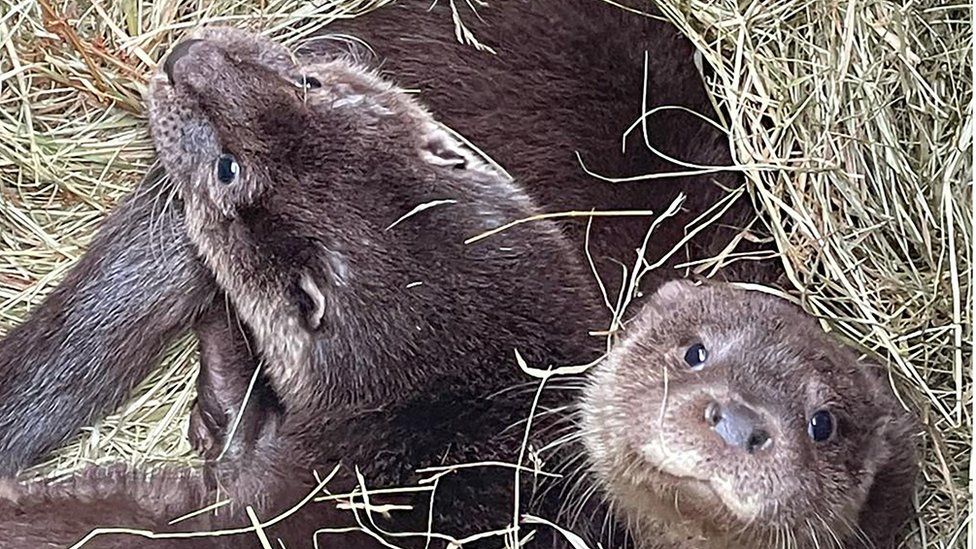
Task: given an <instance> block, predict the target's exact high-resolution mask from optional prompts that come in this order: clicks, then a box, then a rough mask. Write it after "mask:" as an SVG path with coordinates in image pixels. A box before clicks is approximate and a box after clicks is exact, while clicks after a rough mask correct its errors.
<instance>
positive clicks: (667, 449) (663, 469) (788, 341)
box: [583, 281, 912, 547]
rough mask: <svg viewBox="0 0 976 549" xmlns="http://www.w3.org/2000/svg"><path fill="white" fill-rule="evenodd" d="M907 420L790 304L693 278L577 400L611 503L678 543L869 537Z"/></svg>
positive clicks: (872, 377)
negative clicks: (876, 495) (868, 517)
mask: <svg viewBox="0 0 976 549" xmlns="http://www.w3.org/2000/svg"><path fill="white" fill-rule="evenodd" d="M909 425H910V423H909V422H908V421H907V419H906V418H905V414H904V413H903V412H902V411H901V409H900V408H899V405H898V404H897V403H896V402H895V400H894V398H893V396H892V395H891V394H890V390H889V389H888V387H887V384H886V382H885V381H883V380H882V379H881V378H880V375H879V372H874V371H869V369H868V368H867V367H865V366H864V365H861V364H859V363H858V361H857V357H856V356H855V354H854V353H853V352H852V351H850V350H849V349H846V348H844V347H842V346H841V345H839V344H838V343H836V342H833V341H832V340H830V339H829V338H828V337H827V336H826V335H825V334H824V333H823V331H822V330H821V329H820V327H819V326H818V325H817V324H816V323H815V321H814V320H813V319H812V318H810V317H807V316H806V315H804V314H802V313H801V312H800V311H799V310H797V309H796V308H794V307H793V306H792V305H789V304H788V303H786V302H785V301H782V300H779V299H776V298H773V297H770V296H766V295H761V294H758V293H755V292H746V291H743V290H737V289H733V288H732V287H729V286H722V285H708V286H703V287H695V286H693V285H692V284H690V283H688V282H684V281H678V282H671V283H669V284H666V285H665V286H663V287H662V288H661V289H660V290H659V291H658V292H657V293H656V294H655V295H654V296H652V297H651V298H650V300H649V303H648V304H647V305H646V308H645V309H644V310H643V311H642V312H641V314H640V315H639V316H638V318H637V320H635V322H634V325H633V326H631V327H629V328H628V333H627V334H626V337H625V338H624V341H622V342H621V344H620V346H619V347H618V348H617V349H615V350H614V351H613V352H612V353H611V355H610V356H609V357H608V359H607V360H606V361H605V362H604V363H602V364H601V365H599V366H598V367H597V368H596V371H595V373H594V374H593V375H592V377H591V379H590V381H589V383H588V387H587V389H586V391H585V396H584V402H583V439H584V444H585V446H586V450H587V453H588V455H589V457H590V460H591V466H592V470H593V472H594V473H595V474H596V477H597V479H598V482H600V483H601V484H602V486H603V488H604V491H605V492H606V494H607V496H608V499H610V500H611V501H612V502H613V503H614V504H615V505H616V506H617V507H618V508H620V509H621V510H623V512H624V513H625V514H626V516H627V518H628V519H630V523H631V524H635V525H637V526H636V528H637V531H638V532H637V537H638V538H640V537H641V536H642V535H646V536H660V535H662V534H663V535H665V537H668V536H673V537H674V538H676V540H675V541H676V542H677V543H678V544H679V545H676V546H681V547H684V546H685V545H681V543H685V544H688V545H687V546H688V547H726V546H728V545H732V546H738V544H741V543H742V540H750V541H751V542H753V543H755V542H760V541H764V542H768V543H765V544H761V546H767V545H768V546H772V545H774V544H775V543H776V541H775V540H779V539H784V538H783V537H784V536H789V538H787V539H792V540H794V541H795V542H796V543H797V544H800V545H795V546H798V547H808V546H809V547H814V546H817V547H819V546H821V545H820V544H823V546H826V547H830V546H833V540H834V539H854V538H857V537H863V536H864V534H863V533H862V532H861V530H860V526H859V522H860V519H861V515H862V513H861V511H862V508H863V507H864V506H865V503H866V501H867V499H868V497H869V493H870V491H871V489H872V485H873V483H874V480H875V477H876V475H877V474H878V473H879V471H881V470H882V469H884V468H885V467H886V466H887V463H888V461H889V460H890V459H891V458H892V455H893V453H894V450H893V448H892V441H894V444H900V445H903V446H904V448H899V449H898V450H897V453H899V454H901V455H906V453H910V451H909V450H907V448H908V447H909V446H910V445H911V441H910V440H907V438H906V436H907V435H906V434H907V431H908V429H909V427H908V426H909ZM911 480H912V479H910V478H909V479H907V482H908V484H910V483H911ZM905 497H906V499H907V494H906V496H905ZM904 503H906V504H907V503H908V502H907V501H906V502H904ZM899 508H900V507H899ZM902 518H903V517H902ZM897 526H899V525H898V524H894V525H893V527H895V528H897ZM691 540H695V541H694V542H692V541H691Z"/></svg>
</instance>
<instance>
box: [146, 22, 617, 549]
mask: <svg viewBox="0 0 976 549" xmlns="http://www.w3.org/2000/svg"><path fill="white" fill-rule="evenodd" d="M199 36H200V37H201V40H202V41H201V42H198V43H196V44H194V45H192V46H190V47H189V48H188V49H186V50H184V52H183V54H182V56H181V57H179V58H178V59H176V60H175V61H171V62H170V64H169V66H170V70H169V71H168V72H167V73H165V74H164V73H160V74H158V75H157V76H156V77H154V79H153V81H152V84H151V88H150V89H151V93H150V120H151V126H152V129H153V134H154V137H155V139H156V143H157V149H158V151H159V153H160V157H161V159H162V160H163V162H164V164H165V165H166V168H167V171H168V172H169V173H170V174H171V175H172V176H173V177H174V179H175V180H177V181H179V182H181V187H180V189H181V192H182V194H183V196H184V199H185V203H186V214H187V217H186V219H187V224H186V225H187V230H188V232H189V234H190V237H191V239H192V240H193V242H194V244H195V245H196V246H197V247H198V248H199V249H200V251H201V254H202V256H203V259H204V261H205V262H206V263H207V265H208V266H209V267H210V268H211V269H212V270H213V272H214V273H215V275H216V279H217V281H218V283H219V284H220V286H221V287H222V288H223V290H224V291H225V292H226V294H227V296H228V297H229V300H230V302H231V303H232V304H233V305H234V308H235V309H236V310H237V311H238V314H239V315H240V318H241V320H242V321H243V323H244V325H246V327H247V329H248V330H249V332H250V333H251V334H252V335H253V338H252V340H253V342H254V343H255V353H256V354H258V355H259V356H260V358H261V362H262V365H263V372H264V373H265V374H266V375H267V377H268V379H269V381H270V385H271V386H272V387H273V389H274V392H275V394H276V395H277V397H278V399H279V400H280V401H281V404H282V407H283V410H284V411H283V413H282V414H281V419H280V425H278V426H276V428H275V432H274V435H273V436H268V437H266V438H263V439H261V440H259V441H258V442H257V446H256V447H255V449H254V450H253V451H252V452H250V453H248V454H247V455H246V457H242V458H241V459H240V460H239V465H238V468H239V469H240V471H238V472H237V473H235V480H234V481H232V482H231V483H230V484H229V487H228V490H230V491H231V493H233V494H235V495H237V497H238V499H239V500H240V501H241V502H242V503H253V504H254V505H257V506H259V508H260V509H262V511H263V512H266V511H272V510H276V509H280V508H281V507H282V506H283V505H288V504H291V503H292V501H291V499H290V498H293V497H294V493H295V492H294V491H293V489H292V488H289V490H288V491H287V496H288V499H284V500H282V499H276V498H275V497H274V494H275V491H276V490H279V484H281V482H282V481H283V480H287V479H296V480H301V479H303V477H304V479H305V480H306V483H309V484H307V485H306V486H305V489H308V487H309V485H310V483H311V477H310V476H309V475H308V471H311V470H313V469H316V468H319V469H321V468H324V467H327V466H328V465H329V464H331V463H334V462H342V463H344V464H346V465H347V466H348V467H349V468H350V469H351V468H352V467H358V468H360V469H361V470H362V471H363V474H364V475H365V476H366V479H367V480H368V482H369V483H371V484H374V485H377V486H381V487H390V486H400V485H404V484H412V483H414V482H416V481H417V480H418V477H417V476H416V475H415V474H414V472H413V471H414V470H415V469H417V468H422V467H429V466H434V465H439V464H441V463H448V464H455V463H456V464H464V463H468V462H471V461H483V460H489V461H505V462H511V461H514V460H515V459H516V457H517V454H518V449H519V443H520V441H521V437H520V436H519V432H518V431H517V430H510V429H508V428H509V427H511V426H513V425H514V424H516V423H517V422H518V421H519V420H520V419H521V418H523V417H525V415H526V414H527V413H528V410H529V401H528V400H527V399H525V398H523V397H522V395H513V396H509V395H498V394H497V393H498V392H499V391H501V390H503V389H506V388H508V387H511V386H512V385H515V384H518V383H519V382H521V381H522V380H523V377H522V374H521V372H520V371H519V370H518V368H517V367H516V365H515V361H514V354H513V352H514V350H516V349H517V350H519V351H520V352H521V354H522V355H523V356H524V357H526V359H527V360H528V361H529V362H530V363H531V364H538V365H546V364H568V363H575V362H580V361H582V362H585V361H588V360H591V359H593V358H595V357H596V351H597V350H598V349H599V347H600V341H599V340H598V339H596V338H592V337H591V336H589V335H588V334H587V332H588V331H589V330H590V329H592V328H593V327H594V325H595V326H599V324H596V323H597V322H599V319H600V317H601V316H603V315H601V314H600V313H599V309H598V304H599V300H598V297H597V295H596V293H595V291H594V290H595V289H594V288H593V287H592V285H591V284H590V283H589V274H588V273H587V271H586V269H585V267H584V266H583V264H582V262H581V261H580V258H579V257H578V255H577V254H574V253H573V252H572V250H571V248H570V247H569V246H568V245H567V243H566V242H565V240H564V238H563V237H562V235H561V233H560V232H559V230H558V229H557V227H555V226H554V225H552V224H551V223H547V222H544V221H541V222H536V223H531V224H524V225H521V226H518V227H515V228H513V229H511V230H509V231H505V232H503V233H501V234H499V235H497V236H495V237H492V238H490V239H487V240H484V241H481V242H477V243H473V244H467V243H465V240H466V239H467V238H470V237H472V236H476V235H478V234H481V233H482V232H484V231H486V230H489V229H491V228H493V227H495V226H497V225H499V224H501V223H504V222H506V221H509V220H514V219H520V218H524V217H528V216H531V215H533V214H535V213H536V212H537V210H536V209H535V206H534V205H533V204H532V202H531V200H530V199H529V198H528V197H527V196H526V195H525V194H524V193H522V191H521V190H520V189H519V188H518V187H517V186H515V185H514V184H513V183H512V182H511V181H509V180H508V179H507V177H505V176H503V175H502V174H500V173H498V172H497V171H495V170H494V169H493V168H490V167H488V166H487V165H484V164H483V163H482V162H481V161H480V160H479V159H477V158H476V157H475V156H474V155H472V154H471V153H470V152H469V151H467V150H466V149H465V148H464V147H462V146H461V145H460V144H459V143H457V142H456V141H455V140H454V139H453V138H452V137H450V135H449V134H447V133H446V132H445V131H444V130H442V129H440V128H439V127H438V126H437V125H436V124H435V123H434V121H433V119H432V118H431V117H430V116H429V115H428V114H427V113H426V112H425V111H424V110H423V109H421V108H420V107H419V106H418V105H417V104H416V103H414V102H413V101H412V100H411V99H410V98H409V97H408V96H407V95H406V94H404V93H403V92H401V91H399V90H396V89H393V88H391V87H389V85H388V84H386V83H385V82H383V81H381V80H378V79H377V78H375V77H373V76H372V75H370V74H368V73H366V72H364V71H363V70H362V69H361V68H359V67H357V66H355V65H353V64H350V63H348V62H346V61H341V60H337V61H329V60H324V61H321V62H317V63H314V64H310V65H299V66H294V65H291V64H290V63H289V62H287V57H286V56H285V55H284V54H280V55H279V54H275V53H273V52H274V48H275V47H276V46H274V45H273V44H271V43H268V42H264V41H259V40H256V39H255V38H254V37H253V36H251V35H247V34H238V33H233V32H231V31H229V30H224V29H216V30H209V31H203V32H201V33H200V34H199ZM303 77H304V78H315V79H316V80H317V81H319V82H321V84H322V85H321V87H319V88H316V89H308V90H304V89H301V88H300V87H299V86H297V85H296V82H300V81H302V78H303ZM227 154H232V155H234V157H235V158H236V161H237V163H238V164H239V166H240V176H239V177H238V178H236V179H234V180H233V181H230V182H220V181H217V180H216V171H215V165H216V163H218V162H219V159H220V158H221V155H227ZM445 199H448V200H450V201H451V202H450V203H445V204H441V205H439V206H435V207H431V208H429V209H427V210H424V211H422V212H418V213H416V214H415V215H413V216H411V217H409V218H406V219H405V218H403V216H404V215H405V214H407V213H408V212H410V211H411V210H412V209H413V208H414V207H415V206H418V205H422V204H429V203H432V202H433V201H437V200H445ZM269 466H270V468H271V469H272V470H277V471H281V476H280V477H279V476H277V475H269V474H268V473H267V470H268V468H269ZM303 473H304V474H303ZM512 477H513V475H512V473H510V472H509V471H508V470H505V469H498V468H491V467H489V468H483V469H476V470H471V471H462V472H459V473H456V474H454V475H451V476H450V477H448V478H445V479H443V480H442V481H441V483H440V485H439V489H438V493H439V498H441V500H442V503H441V504H440V506H439V507H438V512H437V513H435V518H434V523H433V527H434V529H435V531H438V532H441V533H444V534H449V535H452V536H454V537H456V538H462V537H464V536H467V535H472V534H477V533H480V532H482V531H484V530H488V529H496V528H502V527H504V525H505V521H506V520H507V518H508V515H509V514H510V512H509V511H508V505H510V504H511V501H512V496H513V493H512V490H511V487H510V486H509V485H510V484H511V482H512ZM341 485H342V484H341V483H340V486H341ZM346 486H351V485H349V484H346ZM254 494H262V496H260V497H259V498H257V499H255V496H254ZM427 497H429V496H428V495H426V494H425V495H423V496H422V497H417V498H411V499H410V501H411V503H412V504H413V505H415V506H416V507H418V509H423V500H424V499H426V498H427ZM473 510H478V516H477V517H474V518H473V517H472V516H470V515H471V512H472V511H473ZM417 519H418V520H416V521H409V522H406V523H404V525H409V526H410V529H411V530H413V531H422V529H423V527H424V524H425V520H424V519H426V513H418V517H417ZM393 524H397V523H396V522H394V523H393ZM391 527H392V526H391ZM290 539H293V540H295V539H296V538H290Z"/></svg>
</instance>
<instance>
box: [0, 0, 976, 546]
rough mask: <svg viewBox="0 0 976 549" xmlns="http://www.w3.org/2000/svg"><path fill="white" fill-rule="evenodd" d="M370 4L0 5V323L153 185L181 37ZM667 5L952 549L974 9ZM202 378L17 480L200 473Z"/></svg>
mask: <svg viewBox="0 0 976 549" xmlns="http://www.w3.org/2000/svg"><path fill="white" fill-rule="evenodd" d="M381 3H382V2H381V1H379V0H377V1H346V2H342V3H341V6H340V7H336V6H331V5H329V6H327V7H320V8H315V7H313V6H311V5H310V3H308V2H304V1H301V0H269V1H266V2H262V3H261V7H260V8H252V7H250V6H249V5H248V4H247V3H244V2H238V1H236V0H216V1H212V2H209V3H206V4H205V6H206V7H205V8H203V9H199V10H197V9H196V8H195V6H198V5H200V4H197V3H193V2H178V1H175V0H174V1H169V2H163V1H160V2H154V3H151V2H148V1H144V0H129V1H126V2H103V1H98V0H96V1H93V2H75V1H69V0H58V1H57V2H55V1H54V0H23V1H18V0H0V52H2V53H0V322H2V323H3V324H5V325H8V326H9V325H12V324H13V323H15V322H17V321H19V319H21V318H22V317H23V315H24V314H25V312H26V311H27V310H28V309H29V308H30V306H31V305H32V304H35V303H37V302H38V300H39V299H40V298H41V297H42V296H43V295H44V294H45V292H46V291H48V290H49V289H50V288H51V287H52V286H53V285H54V284H56V282H57V280H59V279H60V277H61V276H62V275H63V274H64V272H65V271H66V270H67V269H68V268H69V267H70V266H71V265H72V264H73V262H74V260H75V259H76V258H77V257H78V256H79V254H81V253H82V252H83V250H84V247H85V244H86V243H87V242H88V240H89V238H90V236H91V234H92V231H93V229H94V227H95V226H96V225H97V222H98V220H99V219H100V218H101V217H102V216H103V215H104V214H105V212H106V211H107V210H108V209H109V208H111V207H112V205H113V204H115V203H116V202H117V201H118V199H119V197H120V196H122V195H123V194H124V193H125V191H126V190H127V189H129V188H131V187H132V186H133V185H134V184H135V183H136V182H137V181H138V179H139V178H140V177H141V176H142V175H143V174H144V173H145V172H146V170H147V167H148V166H149V164H150V163H151V162H152V146H151V143H150V140H149V137H148V134H147V131H146V125H145V121H144V119H142V117H141V114H140V113H141V99H140V98H141V92H142V90H143V86H144V79H145V75H146V74H147V73H148V71H149V70H150V69H151V67H152V66H153V64H154V60H156V59H159V58H160V57H161V55H162V53H163V52H164V51H165V49H166V47H167V46H168V45H169V44H170V43H172V42H173V40H175V39H177V38H178V37H179V36H180V35H181V33H183V32H184V31H185V30H186V29H188V28H190V27H192V26H194V25H195V24H197V23H198V22H200V21H208V22H213V21H217V20H224V21H229V22H233V23H234V24H239V25H244V26H249V27H252V28H261V29H264V30H266V31H267V32H270V33H273V34H274V35H276V36H278V37H279V38H283V39H284V40H286V41H288V42H294V41H296V40H300V39H301V38H302V37H304V36H308V35H309V34H310V33H312V32H314V31H315V30H316V29H317V28H320V27H321V26H323V25H325V24H327V23H328V21H329V20H330V19H331V18H333V17H344V16H349V15H352V14H354V13H355V12H361V11H366V10H369V9H372V8H374V7H376V6H377V5H379V4H381ZM660 4H661V7H662V8H663V10H664V13H665V16H666V18H668V19H669V20H671V21H672V22H673V23H675V24H676V25H677V26H678V27H679V28H680V29H681V30H682V31H683V32H684V33H685V34H686V35H688V36H689V37H690V38H691V39H692V40H693V41H694V42H695V44H696V45H697V46H698V48H699V50H700V52H701V54H702V57H703V58H704V59H705V60H706V61H707V63H708V64H710V65H711V66H712V67H713V68H714V69H715V74H714V76H713V77H711V78H710V79H709V82H708V84H709V89H710V92H711V93H712V95H713V97H714V98H715V100H716V103H717V104H720V105H721V106H722V107H723V108H724V109H725V112H726V113H728V120H726V124H727V126H728V128H730V144H731V147H732V149H733V152H734V155H735V156H736V159H737V161H738V163H739V164H740V165H741V166H743V170H744V172H745V174H746V177H747V179H748V182H749V186H750V191H751V192H752V195H753V197H754V200H755V201H756V204H757V206H759V207H760V208H761V209H762V210H763V211H764V212H765V214H764V215H765V216H766V220H767V222H768V225H769V228H770V229H771V231H772V233H773V235H774V237H775V239H776V242H777V244H778V247H779V249H780V250H781V252H782V253H783V257H784V263H785V265H786V266H787V269H788V271H789V276H790V280H791V281H792V283H793V286H794V288H793V290H795V292H794V294H795V296H796V297H798V298H799V300H800V301H801V303H802V304H803V305H804V307H805V308H806V309H807V310H808V311H809V312H811V313H812V314H815V315H817V316H818V317H820V318H822V319H823V323H824V326H825V328H828V329H831V330H835V331H837V332H839V333H841V334H843V335H844V336H846V337H847V338H849V339H850V340H851V341H853V342H855V343H856V344H859V345H860V346H861V347H862V348H863V349H864V350H865V351H866V352H867V353H869V354H871V355H873V356H874V357H875V358H876V359H877V360H879V361H881V362H882V363H884V364H887V365H889V366H890V370H891V372H892V377H893V380H894V381H895V383H896V386H897V387H899V389H900V390H901V395H902V396H903V398H904V400H905V402H906V404H907V405H908V406H910V407H911V408H913V409H915V410H918V411H919V413H920V415H921V416H922V418H923V420H924V422H925V424H926V435H925V437H924V444H925V455H924V458H925V464H924V479H923V480H924V483H923V486H922V487H921V489H920V492H919V495H918V506H919V509H920V511H921V514H920V516H919V519H918V521H917V523H916V524H915V525H914V526H913V528H912V532H911V538H910V542H909V543H910V545H911V546H924V547H956V546H961V545H962V544H963V542H964V540H965V538H966V536H967V533H966V529H967V527H968V526H969V521H970V515H969V513H970V508H969V506H970V494H969V491H968V489H967V483H968V472H969V466H970V453H971V449H972V437H973V430H972V427H971V426H972V423H973V414H972V409H971V408H970V405H971V404H970V403H971V399H972V396H973V395H972V388H973V385H972V377H971V373H970V372H969V371H968V368H966V365H967V364H970V361H971V346H970V341H972V322H971V321H972V316H971V312H972V311H971V303H972V297H973V296H972V285H971V276H970V273H971V268H972V263H971V260H972V256H971V251H972V244H973V242H972V236H973V235H972V224H971V218H970V217H969V215H970V212H971V210H970V208H971V204H972V200H971V199H972V196H971V193H972V188H971V186H970V181H971V180H972V122H973V117H972V105H973V103H972V85H971V82H972V65H971V63H970V57H969V53H970V48H971V40H972V24H971V8H970V6H969V5H968V4H963V3H959V4H949V5H945V4H938V3H936V2H933V1H932V0H923V1H921V2H908V1H901V2H897V1H888V0H867V1H864V2H854V1H850V0H838V1H836V2H815V1H810V0H769V1H766V2H753V3H748V2H739V1H732V0H720V1H718V2H702V1H699V0H681V1H671V0H660ZM639 16H640V15H635V17H639ZM218 17H219V19H218ZM300 22H301V24H299V23H300ZM459 32H460V33H461V37H462V39H465V40H468V41H469V42H470V41H471V40H474V38H473V37H470V39H469V38H468V37H467V34H464V33H463V32H461V31H459ZM473 43H475V44H476V43H477V42H476V41H475V42H473ZM653 53H654V52H650V54H651V55H653ZM194 363H195V357H194V353H193V350H192V342H190V341H184V342H182V343H181V344H180V345H178V346H177V347H176V348H175V349H173V350H172V352H171V353H169V355H168V356H167V359H166V361H165V362H164V365H163V367H162V368H161V369H160V370H159V371H158V372H157V373H156V374H155V375H154V376H153V378H152V379H149V380H147V381H146V383H145V384H143V386H142V387H140V388H139V389H138V390H137V391H136V396H135V397H134V400H133V402H132V403H130V404H129V405H127V406H126V407H124V408H123V410H121V411H120V412H119V413H117V414H115V415H113V416H111V417H109V418H106V419H105V420H103V421H101V422H100V423H99V424H98V425H97V426H95V427H93V428H92V429H90V430H88V431H86V432H85V433H83V434H82V435H81V436H80V437H78V439H77V440H76V441H74V442H73V443H71V444H69V445H68V446H67V447H66V448H64V449H63V450H62V451H61V452H59V453H58V454H57V455H56V456H55V457H54V458H52V460H51V461H50V462H48V463H46V464H43V465H42V466H40V467H38V468H35V469H34V470H32V471H29V472H28V475H35V476H37V475H44V476H59V475H64V474H68V473H70V472H71V471H73V470H76V469H77V468H78V467H81V466H83V465H85V464H87V463H90V462H95V461H125V462H129V463H137V464H143V465H147V464H158V463H174V462H176V463H191V462H192V456H191V455H190V453H189V451H188V447H187V446H186V443H185V438H186V437H185V425H186V411H187V406H188V404H189V403H190V399H191V398H192V382H193V376H194V370H193V367H194Z"/></svg>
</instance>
